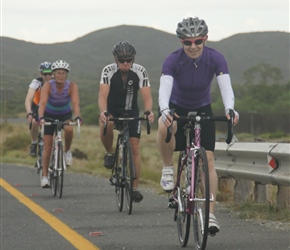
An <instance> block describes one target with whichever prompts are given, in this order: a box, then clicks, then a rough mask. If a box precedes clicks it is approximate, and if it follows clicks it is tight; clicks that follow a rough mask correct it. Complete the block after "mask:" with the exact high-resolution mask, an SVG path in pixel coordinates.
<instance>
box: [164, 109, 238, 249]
mask: <svg viewBox="0 0 290 250" xmlns="http://www.w3.org/2000/svg"><path fill="white" fill-rule="evenodd" d="M170 114H171V116H172V117H173V120H180V121H186V124H185V125H184V127H183V129H184V133H185V138H186V148H185V149H184V150H182V151H180V152H179V158H178V167H177V177H176V183H175V187H174V189H173V191H172V192H171V193H170V194H169V203H168V207H169V208H173V209H175V211H174V221H175V222H176V223H177V232H178V239H179V242H180V245H181V246H182V247H185V246H186V245H187V243H188V238H189V232H190V222H191V218H192V223H193V226H192V229H193V234H194V244H195V248H196V249H197V250H204V249H205V247H206V243H207V237H208V235H212V236H214V235H215V233H216V232H215V231H212V230H209V228H208V225H209V205H210V202H213V201H214V197H213V195H212V194H211V193H210V183H209V170H208V161H207V156H206V151H205V149H204V148H203V147H202V146H201V144H200V141H201V137H200V135H201V129H202V123H204V122H213V121H224V122H227V123H228V133H227V139H226V143H227V144H230V143H231V141H232V137H233V121H234V111H233V110H230V112H229V114H230V119H229V120H228V119H227V118H226V117H225V116H205V115H197V113H196V112H189V113H188V115H187V116H179V117H176V116H174V109H173V110H171V111H170ZM171 132H172V127H171V126H170V127H169V128H168V129H167V135H166V139H165V141H166V142H167V143H168V142H169V141H170V139H171Z"/></svg>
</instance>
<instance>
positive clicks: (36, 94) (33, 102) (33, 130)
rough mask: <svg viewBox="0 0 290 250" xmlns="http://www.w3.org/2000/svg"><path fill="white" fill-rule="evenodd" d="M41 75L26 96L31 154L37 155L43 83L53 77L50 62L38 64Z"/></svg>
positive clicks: (31, 85)
mask: <svg viewBox="0 0 290 250" xmlns="http://www.w3.org/2000/svg"><path fill="white" fill-rule="evenodd" d="M38 71H39V72H40V76H39V77H37V78H35V79H33V80H32V82H31V83H30V85H29V88H28V91H27V95H26V98H25V109H26V113H27V116H26V118H27V122H28V123H29V124H31V125H30V137H31V146H30V156H32V157H36V149H37V136H38V127H39V126H38V121H37V118H38V106H39V100H40V91H41V88H42V86H43V84H44V83H45V82H47V81H49V80H51V78H52V70H51V63H50V62H42V63H41V64H40V65H39V66H38Z"/></svg>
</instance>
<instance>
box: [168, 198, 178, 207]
mask: <svg viewBox="0 0 290 250" xmlns="http://www.w3.org/2000/svg"><path fill="white" fill-rule="evenodd" d="M167 206H168V208H172V209H175V208H177V202H176V201H175V200H174V199H173V198H172V197H171V198H169V202H168V205H167Z"/></svg>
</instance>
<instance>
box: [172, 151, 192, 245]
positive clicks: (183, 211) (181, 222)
mask: <svg viewBox="0 0 290 250" xmlns="http://www.w3.org/2000/svg"><path fill="white" fill-rule="evenodd" d="M183 157H184V151H181V152H180V153H179V159H178V168H177V178H178V179H177V193H176V196H177V200H178V204H177V205H178V206H177V208H176V209H175V218H176V223H177V232H178V239H179V243H180V245H181V246H182V247H185V246H186V245H187V242H188V238H189V232H190V214H189V213H188V212H187V209H189V208H188V196H187V193H186V181H187V179H186V178H187V177H186V171H185V168H186V166H185V165H184V164H183Z"/></svg>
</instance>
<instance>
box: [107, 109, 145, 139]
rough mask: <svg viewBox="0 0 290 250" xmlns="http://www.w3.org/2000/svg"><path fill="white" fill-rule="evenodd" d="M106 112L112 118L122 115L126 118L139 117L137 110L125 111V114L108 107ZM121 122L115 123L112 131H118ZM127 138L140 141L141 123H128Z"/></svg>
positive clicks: (136, 121)
mask: <svg viewBox="0 0 290 250" xmlns="http://www.w3.org/2000/svg"><path fill="white" fill-rule="evenodd" d="M108 112H109V114H111V115H112V116H113V117H123V116H124V115H126V116H128V117H139V110H128V111H127V110H126V111H125V112H121V111H120V110H116V109H113V108H110V107H108ZM121 125H122V122H121V121H120V122H118V121H117V122H115V123H114V129H117V130H119V128H120V127H121ZM129 137H134V138H138V139H140V137H141V121H138V120H135V121H129Z"/></svg>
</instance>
